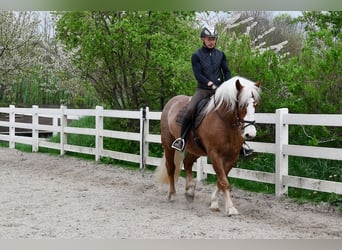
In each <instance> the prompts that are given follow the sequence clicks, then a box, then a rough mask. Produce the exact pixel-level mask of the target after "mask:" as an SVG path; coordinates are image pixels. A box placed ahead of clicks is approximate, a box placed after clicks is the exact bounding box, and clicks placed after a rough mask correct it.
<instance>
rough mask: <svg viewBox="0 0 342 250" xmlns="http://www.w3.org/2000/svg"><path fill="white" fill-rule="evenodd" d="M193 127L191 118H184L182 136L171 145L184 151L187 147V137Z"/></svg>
mask: <svg viewBox="0 0 342 250" xmlns="http://www.w3.org/2000/svg"><path fill="white" fill-rule="evenodd" d="M190 128H191V119H187V118H184V119H183V121H182V129H181V137H179V138H177V139H176V140H175V141H174V142H173V143H172V145H171V147H172V148H174V149H176V150H178V151H180V152H183V150H184V147H185V138H186V136H187V134H188V132H189V130H190Z"/></svg>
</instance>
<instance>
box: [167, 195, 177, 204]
mask: <svg viewBox="0 0 342 250" xmlns="http://www.w3.org/2000/svg"><path fill="white" fill-rule="evenodd" d="M167 200H168V201H169V202H174V201H175V200H176V195H175V194H169V195H168V198H167Z"/></svg>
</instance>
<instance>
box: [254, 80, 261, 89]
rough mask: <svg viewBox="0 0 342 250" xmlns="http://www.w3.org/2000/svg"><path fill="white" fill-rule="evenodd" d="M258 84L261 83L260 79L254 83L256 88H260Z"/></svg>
mask: <svg viewBox="0 0 342 250" xmlns="http://www.w3.org/2000/svg"><path fill="white" fill-rule="evenodd" d="M260 85H261V81H260V80H259V81H257V82H256V83H255V86H257V87H258V88H260Z"/></svg>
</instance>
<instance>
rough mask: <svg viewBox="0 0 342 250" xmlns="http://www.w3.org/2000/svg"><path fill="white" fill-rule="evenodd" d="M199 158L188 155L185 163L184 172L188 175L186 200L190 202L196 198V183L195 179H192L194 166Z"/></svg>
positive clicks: (186, 179)
mask: <svg viewBox="0 0 342 250" xmlns="http://www.w3.org/2000/svg"><path fill="white" fill-rule="evenodd" d="M197 158H198V156H195V155H193V154H190V153H188V154H187V155H186V157H185V158H184V161H183V163H184V170H185V174H186V178H185V181H186V182H185V198H186V199H187V200H188V201H190V202H191V201H193V200H194V198H195V188H196V182H195V181H194V178H193V177H192V166H193V164H194V162H195V161H196V160H197Z"/></svg>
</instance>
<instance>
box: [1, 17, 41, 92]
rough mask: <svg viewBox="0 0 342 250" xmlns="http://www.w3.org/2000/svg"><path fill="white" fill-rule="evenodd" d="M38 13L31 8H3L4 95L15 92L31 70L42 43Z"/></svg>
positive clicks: (2, 58) (2, 54)
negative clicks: (15, 84) (31, 11)
mask: <svg viewBox="0 0 342 250" xmlns="http://www.w3.org/2000/svg"><path fill="white" fill-rule="evenodd" d="M38 23H39V20H38V17H37V16H36V15H33V14H32V13H30V12H9V11H4V12H0V98H1V99H3V98H4V97H5V96H6V95H11V91H10V90H11V87H12V85H13V84H14V82H15V81H16V80H17V79H20V77H21V76H22V75H24V74H27V73H29V72H30V69H31V66H32V65H34V64H35V62H36V57H35V51H36V48H37V47H38V46H39V41H40V36H39V35H38V34H37V25H38Z"/></svg>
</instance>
